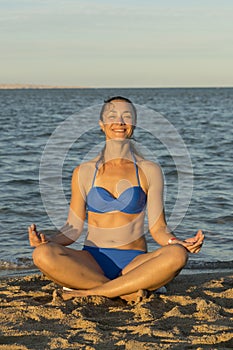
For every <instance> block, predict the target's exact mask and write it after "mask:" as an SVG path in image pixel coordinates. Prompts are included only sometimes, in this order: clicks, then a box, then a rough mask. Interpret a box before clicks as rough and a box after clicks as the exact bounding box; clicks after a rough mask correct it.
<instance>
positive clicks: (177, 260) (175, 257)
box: [170, 244, 188, 270]
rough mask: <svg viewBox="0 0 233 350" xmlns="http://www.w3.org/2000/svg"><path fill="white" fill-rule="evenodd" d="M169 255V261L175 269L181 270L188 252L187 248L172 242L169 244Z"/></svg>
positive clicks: (186, 259)
mask: <svg viewBox="0 0 233 350" xmlns="http://www.w3.org/2000/svg"><path fill="white" fill-rule="evenodd" d="M170 250H171V251H170V254H171V255H170V257H171V263H172V265H173V266H174V268H175V269H177V270H181V269H182V268H183V267H184V266H185V265H186V263H187V261H188V252H187V250H186V249H185V248H184V247H183V246H182V245H179V244H174V245H171V246H170Z"/></svg>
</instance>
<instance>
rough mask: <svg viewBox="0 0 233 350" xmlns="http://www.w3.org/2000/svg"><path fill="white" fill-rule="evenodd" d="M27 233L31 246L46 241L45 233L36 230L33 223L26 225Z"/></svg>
mask: <svg viewBox="0 0 233 350" xmlns="http://www.w3.org/2000/svg"><path fill="white" fill-rule="evenodd" d="M28 235H29V242H30V246H31V247H38V246H39V245H40V244H42V243H47V242H48V240H47V239H46V237H45V235H44V234H43V233H41V232H40V233H39V232H38V231H37V229H36V225H35V224H32V225H31V226H29V227H28Z"/></svg>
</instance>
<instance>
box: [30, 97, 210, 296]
mask: <svg viewBox="0 0 233 350" xmlns="http://www.w3.org/2000/svg"><path fill="white" fill-rule="evenodd" d="M136 118H137V114H136V109H135V106H134V105H133V104H132V102H131V101H130V100H128V99H127V98H124V97H121V96H116V97H113V98H111V99H109V100H107V101H106V102H105V103H104V105H103V108H102V111H101V115H100V121H99V125H100V128H101V130H102V131H103V132H104V133H105V137H106V144H105V147H104V150H103V151H102V153H101V155H100V156H98V157H97V158H95V159H93V160H91V161H88V162H85V163H83V164H81V165H80V166H78V167H77V168H76V169H75V170H74V172H73V176H72V195H71V202H70V210H69V215H68V219H67V222H66V225H65V226H64V227H63V228H62V229H61V231H60V232H59V233H57V234H56V235H55V236H54V237H52V238H47V237H46V236H45V235H44V234H43V233H38V231H37V228H36V226H35V225H34V224H33V225H31V226H30V227H29V228H28V230H29V240H30V244H31V246H33V247H36V249H35V250H34V252H33V260H34V263H35V265H36V266H37V267H38V268H39V269H40V270H41V271H42V272H43V273H44V274H45V275H46V276H48V277H49V278H50V279H51V280H53V281H55V282H56V283H58V284H59V285H62V286H63V287H65V288H64V292H63V298H64V299H68V298H70V297H73V296H84V295H102V296H106V297H109V298H114V297H118V296H119V297H121V298H123V299H126V300H136V299H137V297H138V295H139V294H140V292H141V291H143V290H150V291H153V290H156V289H158V288H160V287H161V286H164V285H165V284H166V283H168V282H169V281H171V280H172V279H173V278H174V277H175V276H176V275H177V274H178V273H179V272H180V270H181V269H182V268H183V267H184V266H185V264H186V262H187V258H188V252H190V253H197V252H199V251H200V249H201V246H202V243H203V240H204V235H203V233H202V231H200V230H199V231H198V232H197V234H196V235H195V237H193V238H189V239H187V240H185V241H182V240H179V239H178V238H176V237H175V235H174V234H173V233H172V232H171V231H170V230H169V228H168V226H167V224H166V220H165V215H164V209H163V177H162V173H161V169H160V167H159V166H158V165H157V164H155V163H153V162H150V161H147V160H145V159H144V158H142V157H141V156H139V155H138V154H137V152H135V150H134V148H133V147H132V144H131V141H130V138H131V137H132V135H133V131H134V128H135V125H136ZM146 206H147V212H148V222H149V231H150V234H151V235H152V237H153V239H154V240H155V241H156V242H157V243H158V244H159V245H160V246H161V248H159V249H157V250H155V251H153V252H147V245H146V240H145V236H144V233H143V226H144V218H145V208H146ZM86 211H87V213H88V233H87V237H86V240H85V243H84V247H83V250H81V251H77V250H74V249H71V248H68V247H67V246H68V245H70V244H71V243H73V242H74V241H75V240H76V239H77V238H78V237H79V236H80V234H81V231H82V228H83V222H84V220H85V217H86Z"/></svg>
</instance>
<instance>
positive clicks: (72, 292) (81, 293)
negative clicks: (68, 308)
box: [61, 287, 90, 300]
mask: <svg viewBox="0 0 233 350" xmlns="http://www.w3.org/2000/svg"><path fill="white" fill-rule="evenodd" d="M87 295H90V294H88V290H86V289H69V288H65V287H63V289H62V294H61V297H62V299H63V300H70V299H72V298H75V297H86V296H87Z"/></svg>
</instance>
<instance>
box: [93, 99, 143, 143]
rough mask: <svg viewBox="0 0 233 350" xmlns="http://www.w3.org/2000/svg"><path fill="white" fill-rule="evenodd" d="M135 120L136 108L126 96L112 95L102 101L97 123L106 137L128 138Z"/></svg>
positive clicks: (131, 133)
mask: <svg viewBox="0 0 233 350" xmlns="http://www.w3.org/2000/svg"><path fill="white" fill-rule="evenodd" d="M136 121H137V111H136V108H135V106H134V105H133V103H132V102H131V101H130V100H129V99H128V98H125V97H122V96H114V97H111V98H109V99H108V100H106V101H105V102H104V105H103V107H102V109H101V112H100V121H99V124H100V127H101V129H102V131H103V132H104V133H105V135H106V137H107V138H110V139H112V138H116V139H119V138H120V139H122V138H130V137H131V136H132V135H133V131H134V128H135V126H136Z"/></svg>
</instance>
